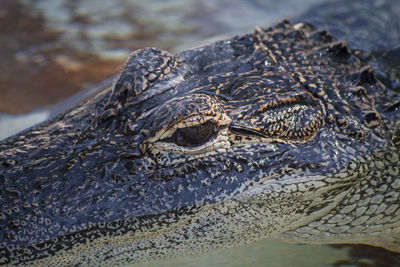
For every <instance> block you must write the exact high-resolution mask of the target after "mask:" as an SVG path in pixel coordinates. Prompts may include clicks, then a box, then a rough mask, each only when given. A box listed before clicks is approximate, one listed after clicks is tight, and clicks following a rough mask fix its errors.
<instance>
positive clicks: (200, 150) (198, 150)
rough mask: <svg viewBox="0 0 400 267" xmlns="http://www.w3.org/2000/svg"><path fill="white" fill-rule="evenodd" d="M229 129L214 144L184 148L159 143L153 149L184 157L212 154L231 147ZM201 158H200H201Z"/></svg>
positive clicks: (215, 139) (213, 141)
mask: <svg viewBox="0 0 400 267" xmlns="http://www.w3.org/2000/svg"><path fill="white" fill-rule="evenodd" d="M227 132H228V129H227V128H225V129H223V130H221V132H220V133H219V134H218V135H217V136H216V137H215V138H214V139H213V140H212V142H206V143H204V144H202V145H199V146H195V147H182V146H179V145H177V144H174V143H169V142H168V143H167V142H162V141H158V142H155V143H154V144H153V147H154V148H156V149H157V150H161V151H165V152H173V153H176V154H183V155H202V154H204V153H208V152H212V151H215V150H218V149H222V148H225V149H226V147H228V146H230V143H229V138H228V133H227ZM199 157H200V156H199Z"/></svg>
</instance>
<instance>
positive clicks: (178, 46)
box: [0, 0, 400, 266]
mask: <svg viewBox="0 0 400 267" xmlns="http://www.w3.org/2000/svg"><path fill="white" fill-rule="evenodd" d="M347 2H349V3H347ZM398 2H400V1H395V0H393V1H391V0H387V1H380V0H379V1H372V0H371V1H369V0H367V1H361V0H360V1H353V2H351V4H350V1H340V0H336V1H323V0H312V1H296V0H281V1H273V0H269V1H261V0H251V1H244V0H242V1H241V0H233V1H228V0H221V1H215V0H214V1H211V0H201V1H194V0H191V1H183V0H169V1H161V0H159V1H151V2H150V3H149V1H134V0H132V1H129V0H115V1H106V0H101V1H98V0H97V1H95V0H92V1H90V0H87V1H84V0H76V1H68V0H38V1H29V0H25V1H23V0H19V1H16V0H2V1H1V2H0V57H1V60H0V112H1V113H0V139H1V138H4V137H6V136H8V135H12V134H13V133H15V132H17V131H19V130H21V129H23V128H26V127H29V126H31V125H33V124H36V123H38V122H40V121H43V120H45V119H46V118H49V117H50V116H52V115H54V114H56V113H58V112H60V111H62V110H63V109H65V108H67V107H69V106H71V105H73V104H74V103H76V102H77V101H79V100H81V99H83V98H85V97H87V96H89V95H91V94H93V92H94V91H97V90H101V89H102V88H105V87H108V86H110V85H111V84H112V80H113V76H114V75H115V74H116V73H118V72H119V71H120V69H121V65H122V64H123V62H124V61H125V59H126V57H127V56H128V54H129V53H130V51H132V50H135V49H138V48H142V47H146V46H155V47H159V48H162V49H166V50H168V51H171V52H179V51H182V50H185V49H188V48H190V47H193V46H198V45H201V44H205V43H209V42H211V41H213V40H217V39H220V38H226V37H230V36H233V35H237V34H242V33H246V32H248V31H251V30H252V29H253V28H254V27H255V26H270V25H273V24H274V23H276V22H278V21H280V20H282V19H283V18H289V19H291V20H292V21H308V22H311V23H313V24H314V25H316V26H318V27H319V28H327V29H329V30H330V32H331V33H332V34H333V35H335V36H336V37H337V38H338V39H345V40H347V41H348V43H349V45H350V46H351V47H353V48H358V49H363V50H366V51H369V52H374V54H375V55H376V61H377V62H378V61H379V60H383V61H384V62H387V63H388V64H386V66H387V68H388V69H385V71H387V72H389V73H391V75H392V76H391V77H392V78H393V79H395V82H396V79H397V84H399V83H398V80H399V76H400V75H399V69H400V62H399V61H400V60H399V58H400V56H399V54H400V52H399V51H400V49H399V44H400V42H399V41H400V38H399V36H400V26H399V25H400V19H399V17H398V16H397V17H396V16H394V15H393V14H400V4H399V3H398ZM382 33H386V34H382ZM385 55H386V56H385ZM388 55H389V56H388ZM389 63H390V64H389ZM110 77H111V78H110ZM395 87H396V86H395ZM398 88H400V86H397V89H398ZM399 263H400V257H399V255H397V254H395V253H390V252H388V251H385V250H383V249H378V248H373V247H369V246H345V247H340V248H339V247H332V246H325V245H294V244H287V243H283V242H280V241H277V240H262V241H259V242H256V243H253V244H249V245H245V246H241V247H239V248H233V249H227V250H222V251H216V252H213V253H209V254H205V255H198V256H186V257H182V258H179V259H174V260H168V261H162V262H157V263H152V264H142V265H140V266H154V265H156V266H177V265H181V266H249V265H251V266H333V265H334V266H395V265H397V264H399Z"/></svg>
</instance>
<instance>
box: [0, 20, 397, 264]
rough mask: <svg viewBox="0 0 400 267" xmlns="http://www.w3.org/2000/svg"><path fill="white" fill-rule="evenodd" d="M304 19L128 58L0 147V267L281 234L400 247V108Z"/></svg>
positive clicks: (144, 253) (146, 254) (178, 249)
mask: <svg viewBox="0 0 400 267" xmlns="http://www.w3.org/2000/svg"><path fill="white" fill-rule="evenodd" d="M365 58H366V56H365V54H364V53H363V52H361V51H355V50H352V49H350V48H348V47H347V45H346V42H344V41H337V40H335V39H334V37H332V36H331V35H330V34H329V33H328V32H326V31H323V30H322V31H321V30H317V29H315V28H313V27H312V26H311V25H308V24H303V23H299V24H295V25H291V24H290V23H289V22H288V21H283V22H281V23H280V24H278V25H276V26H275V27H271V28H267V29H261V28H257V29H256V30H255V31H254V32H253V33H250V34H247V35H243V36H237V37H234V38H231V39H228V40H223V41H219V42H216V43H214V44H210V45H206V46H202V47H198V48H195V49H192V50H187V51H184V52H182V53H180V54H177V55H172V54H169V53H168V52H165V51H162V50H159V49H154V48H148V49H143V50H138V51H135V52H133V53H132V55H131V56H130V58H129V59H128V61H127V63H126V65H125V67H124V69H123V71H122V73H121V75H120V77H119V79H118V80H117V81H116V83H115V85H114V87H113V88H111V89H110V90H106V91H103V92H101V93H99V94H98V95H96V96H95V97H93V98H91V99H89V100H87V101H86V102H83V103H81V104H79V105H78V106H75V107H73V108H72V109H70V110H68V111H66V112H65V113H63V114H61V115H59V116H58V117H56V118H54V119H52V120H51V121H48V122H45V123H43V124H41V125H38V126H36V127H34V128H31V129H29V130H27V131H25V132H22V133H21V134H19V135H16V136H14V137H11V138H8V139H6V140H5V141H3V142H2V143H0V264H5V265H27V266H32V265H39V266H40V265H43V266H97V265H101V266H116V265H122V264H126V263H136V262H140V261H149V260H156V259H161V258H171V257H175V256H178V255H184V254H193V253H201V252H204V251H210V250H215V249H217V248H222V247H229V246H235V245H239V244H242V243H249V242H251V241H253V240H257V239H260V238H265V237H277V238H281V239H283V240H286V241H291V242H302V243H364V244H371V245H376V246H382V247H385V248H387V249H390V250H393V251H400V243H399V241H400V235H399V231H400V206H399V203H400V202H399V200H400V197H399V194H400V174H399V165H400V164H399V161H400V159H399V157H400V155H399V143H400V142H399V139H400V137H399V135H400V131H399V128H400V123H399V122H398V121H399V118H400V111H399V103H398V102H395V101H393V99H394V96H393V92H392V91H391V90H390V89H391V88H390V87H389V84H390V83H389V82H388V81H386V80H384V78H382V77H380V76H379V75H376V74H375V73H374V70H373V69H372V67H371V66H369V65H368V62H366V60H365Z"/></svg>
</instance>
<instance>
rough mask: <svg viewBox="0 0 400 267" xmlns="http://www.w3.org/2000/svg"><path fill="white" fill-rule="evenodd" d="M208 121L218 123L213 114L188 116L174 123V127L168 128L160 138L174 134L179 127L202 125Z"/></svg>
mask: <svg viewBox="0 0 400 267" xmlns="http://www.w3.org/2000/svg"><path fill="white" fill-rule="evenodd" d="M207 121H210V122H213V123H216V122H215V117H212V116H192V117H189V118H186V119H184V120H182V121H180V122H179V123H176V124H174V125H172V127H170V128H169V129H167V130H166V131H165V132H164V133H162V134H161V135H160V137H159V139H158V140H162V139H165V138H168V137H170V136H172V135H173V134H174V133H175V131H176V130H177V129H182V128H187V127H192V126H196V125H200V124H203V123H206V122H207Z"/></svg>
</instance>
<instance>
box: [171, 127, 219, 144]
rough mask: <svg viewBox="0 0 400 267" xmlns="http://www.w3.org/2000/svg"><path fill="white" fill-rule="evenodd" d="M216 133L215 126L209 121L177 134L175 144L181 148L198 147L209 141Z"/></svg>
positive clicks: (178, 131) (179, 131) (181, 130)
mask: <svg viewBox="0 0 400 267" xmlns="http://www.w3.org/2000/svg"><path fill="white" fill-rule="evenodd" d="M214 132H215V125H214V124H213V123H211V122H209V121H207V122H205V123H202V124H199V125H195V126H191V127H186V128H181V129H178V130H177V131H176V132H175V135H176V137H175V143H176V144H177V145H179V146H190V145H198V144H201V143H203V142H205V141H206V140H208V139H209V138H210V137H211V136H212V134H213V133H214Z"/></svg>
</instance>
